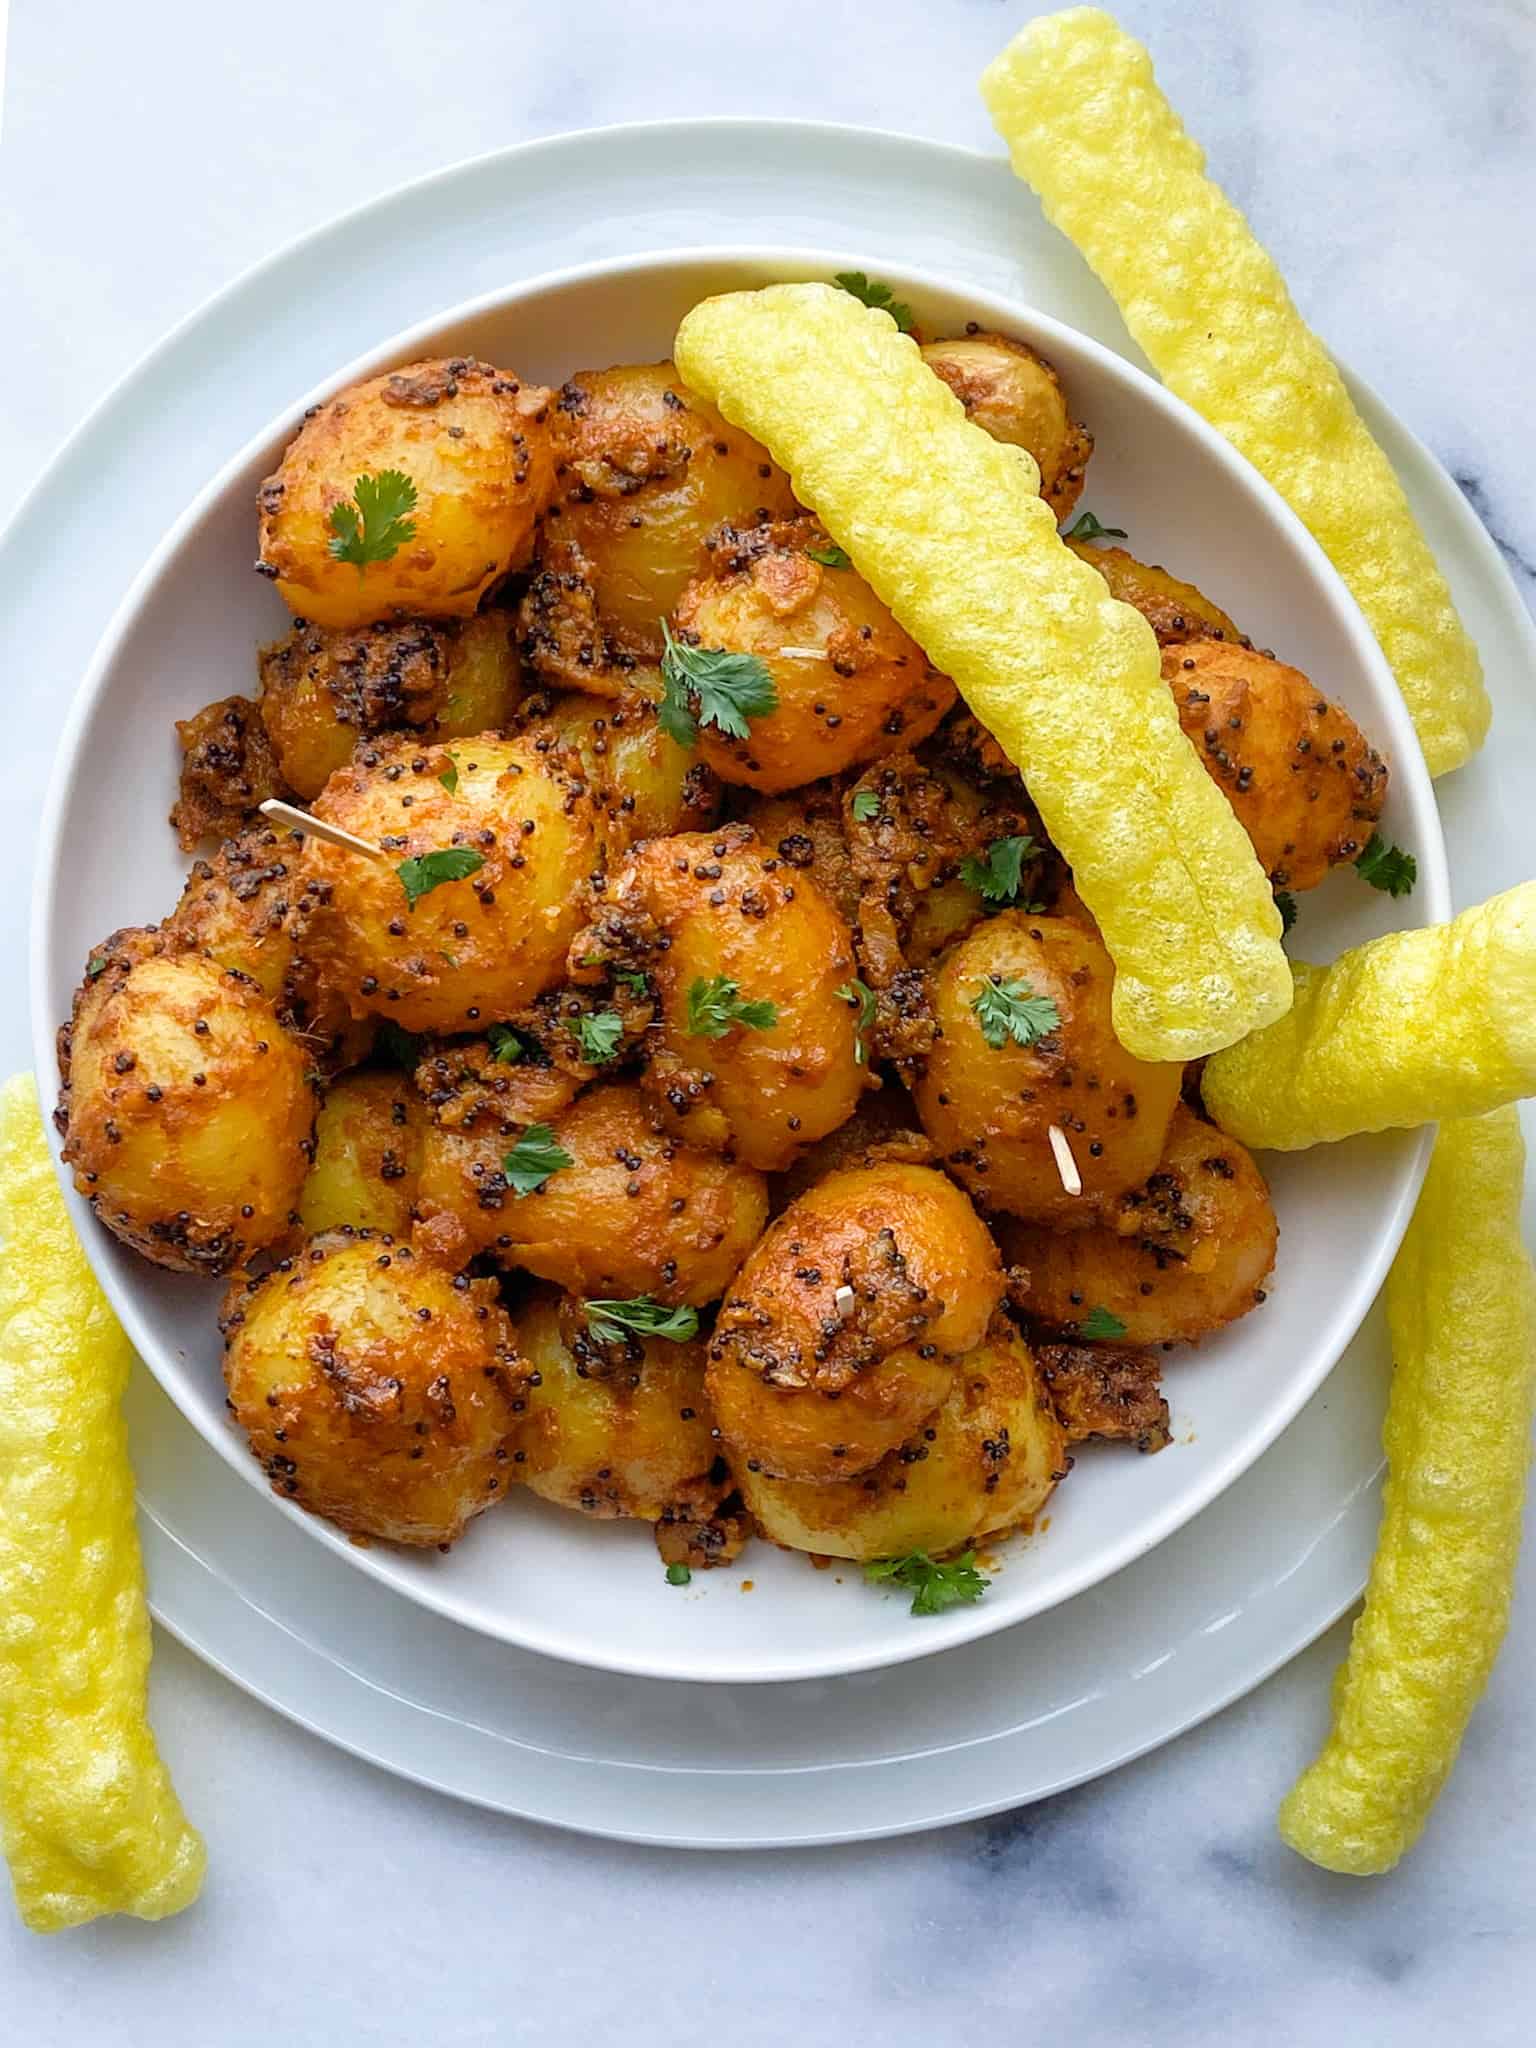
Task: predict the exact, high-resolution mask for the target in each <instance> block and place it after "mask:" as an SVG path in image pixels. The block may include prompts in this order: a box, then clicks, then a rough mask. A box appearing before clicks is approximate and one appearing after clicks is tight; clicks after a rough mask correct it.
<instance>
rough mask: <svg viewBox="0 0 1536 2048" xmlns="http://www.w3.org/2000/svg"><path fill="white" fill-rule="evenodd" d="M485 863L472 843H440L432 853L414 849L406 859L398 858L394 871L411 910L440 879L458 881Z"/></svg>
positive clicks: (428, 893)
mask: <svg viewBox="0 0 1536 2048" xmlns="http://www.w3.org/2000/svg"><path fill="white" fill-rule="evenodd" d="M484 866H485V855H484V854H483V853H476V851H475V849H474V848H473V847H472V846H440V847H439V848H438V849H437V851H436V852H435V853H415V854H412V856H411V858H410V859H409V860H403V861H401V863H400V865H399V867H397V868H396V869H395V873H396V874H397V875H398V876H399V877H400V885H401V887H402V888H403V889H404V890H405V900H406V902H407V903H408V904H409V905H410V907H411V908H412V910H414V909H415V908H416V905H417V904H418V903H419V902H420V901H421V899H422V897H423V896H426V895H430V893H431V892H432V890H434V889H436V888H438V887H439V886H440V885H441V884H442V883H443V882H462V881H463V880H464V879H465V878H466V877H467V876H469V875H477V874H479V872H480V870H481V869H482V868H483V867H484Z"/></svg>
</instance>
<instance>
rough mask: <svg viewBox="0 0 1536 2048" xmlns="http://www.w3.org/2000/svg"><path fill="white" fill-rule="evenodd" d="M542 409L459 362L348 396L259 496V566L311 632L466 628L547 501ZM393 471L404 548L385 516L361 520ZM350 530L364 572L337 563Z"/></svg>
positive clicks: (508, 380) (286, 458)
mask: <svg viewBox="0 0 1536 2048" xmlns="http://www.w3.org/2000/svg"><path fill="white" fill-rule="evenodd" d="M549 396H550V394H549V393H548V392H547V391H544V390H541V389H540V388H539V387H538V386H537V385H531V384H527V385H525V384H522V383H520V382H519V380H518V379H517V378H516V377H513V376H509V375H508V374H507V373H506V372H505V371H502V370H497V369H494V368H492V366H491V365H490V364H489V363H477V362H474V361H473V360H471V359H470V358H469V357H466V356H450V357H447V358H444V359H440V360H437V361H428V362H419V363H407V364H405V365H404V367H403V368H401V369H398V370H387V371H385V373H384V374H383V375H382V376H380V377H369V378H368V379H366V380H365V381H364V382H363V383H361V384H354V385H351V386H350V387H349V388H348V389H347V390H345V391H343V392H342V393H341V394H340V396H339V397H337V398H332V399H330V400H328V401H327V402H326V403H325V404H324V405H320V406H317V407H315V408H314V409H313V410H312V411H311V412H310V413H309V414H308V415H307V416H306V418H305V420H304V424H303V425H302V426H301V427H300V429H299V431H298V433H297V434H296V435H295V436H294V438H293V440H292V441H290V442H289V444H288V447H287V450H286V451H285V453H284V455H283V459H282V461H281V463H280V464H279V465H278V469H277V473H276V475H275V476H270V477H268V478H267V480H266V482H265V483H264V484H263V485H262V487H261V491H260V493H259V496H258V500H257V502H258V505H259V508H260V512H261V558H260V560H259V562H258V564H257V567H258V568H259V569H260V570H261V571H262V573H263V574H264V575H266V576H269V577H270V578H271V579H272V580H273V582H275V583H276V585H277V588H278V593H279V595H280V596H281V597H282V599H283V602H284V603H285V604H286V605H287V606H288V609H289V610H290V611H291V612H294V613H296V614H297V615H298V616H299V617H300V618H303V619H307V620H308V621H309V622H310V624H312V625H316V626H337V627H350V626H369V625H372V624H373V623H374V621H375V620H377V619H391V618H422V619H467V618H469V617H470V616H471V614H472V613H473V612H474V611H475V610H476V609H477V608H478V606H479V603H480V600H481V598H482V597H484V595H485V593H486V592H487V591H488V590H489V589H490V587H491V585H492V584H493V583H496V582H498V581H499V580H500V579H501V578H502V577H503V576H505V575H506V574H507V572H508V571H509V570H512V569H521V568H523V567H524V566H525V565H526V563H527V562H528V559H529V557H530V556H531V554H532V552H533V532H534V524H535V522H536V521H537V519H538V517H539V515H540V514H541V513H542V512H543V510H544V508H545V506H546V505H547V504H548V503H549V499H550V494H551V492H552V490H553V488H554V458H553V454H552V452H551V443H550V429H549ZM392 472H393V473H398V474H399V475H400V476H403V477H404V478H406V479H407V480H408V482H409V484H410V485H411V486H412V487H413V488H414V491H415V497H414V499H413V500H409V501H402V503H401V505H400V511H401V512H402V513H403V515H404V520H405V523H406V525H408V526H409V528H410V529H411V530H410V531H409V532H408V533H406V534H403V535H401V534H399V533H398V531H397V530H396V529H392V528H391V527H390V525H389V520H390V511H389V510H385V511H384V512H383V514H382V516H381V515H380V513H379V512H377V511H375V512H373V514H372V516H368V514H369V509H370V508H369V504H368V491H367V489H366V488H365V491H364V492H363V493H359V492H358V489H357V486H358V484H359V482H360V481H361V480H364V479H367V480H369V483H370V484H377V483H378V482H379V481H380V480H381V479H384V478H386V476H387V475H388V474H389V473H392ZM348 508H350V513H349V510H348ZM338 511H340V512H341V517H342V522H343V523H342V525H340V526H338V524H337V522H336V518H335V515H336V514H337V512H338ZM349 527H350V528H353V529H356V528H358V527H360V528H361V538H362V541H363V542H364V543H365V550H364V559H363V560H362V561H361V562H359V561H358V560H357V559H356V556H355V555H347V556H344V557H338V554H337V549H338V548H339V547H342V546H343V544H344V543H345V541H346V540H347V538H348V531H347V529H348V528H349ZM392 538H393V541H394V544H393V545H392V546H391V545H390V542H391V539H392ZM367 543H373V544H374V546H375V548H376V549H377V550H378V552H374V553H368V552H367V551H366V544H367ZM386 550H387V552H386Z"/></svg>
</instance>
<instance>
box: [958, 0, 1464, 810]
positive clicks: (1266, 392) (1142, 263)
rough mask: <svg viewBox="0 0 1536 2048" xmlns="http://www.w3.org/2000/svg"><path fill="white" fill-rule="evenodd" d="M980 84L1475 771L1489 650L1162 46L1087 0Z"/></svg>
mask: <svg viewBox="0 0 1536 2048" xmlns="http://www.w3.org/2000/svg"><path fill="white" fill-rule="evenodd" d="M981 91H982V97H983V99H985V101H986V103H987V106H988V109H989V110H990V112H991V115H992V118H993V121H994V122H995V123H996V125H997V128H998V131H999V133H1000V134H1001V135H1002V137H1003V140H1004V141H1005V142H1006V143H1007V144H1008V149H1009V153H1010V155H1011V156H1012V159H1013V167H1014V169H1015V171H1017V172H1018V174H1019V176H1020V177H1021V178H1025V179H1027V180H1028V181H1029V183H1030V184H1031V185H1033V186H1034V188H1035V190H1036V191H1037V192H1038V193H1039V195H1040V199H1041V203H1042V205H1043V206H1044V208H1045V213H1046V218H1047V219H1048V220H1050V221H1051V222H1052V223H1053V224H1054V225H1055V226H1056V227H1058V228H1060V229H1061V230H1062V232H1063V233H1064V234H1065V235H1067V236H1068V237H1069V238H1070V239H1071V240H1072V241H1073V242H1075V243H1076V245H1077V247H1078V248H1079V249H1080V250H1081V251H1082V253H1083V255H1084V257H1086V259H1087V261H1088V263H1089V264H1090V266H1091V267H1092V269H1093V270H1094V271H1095V272H1096V273H1097V275H1098V277H1099V278H1100V279H1101V281H1102V282H1103V283H1104V285H1105V286H1106V287H1107V288H1108V290H1109V292H1110V294H1111V296H1112V297H1113V298H1114V300H1115V303H1116V304H1117V305H1118V306H1119V308H1120V311H1121V313H1122V315H1123V316H1124V319H1125V324H1126V326H1127V327H1128V328H1129V329H1130V331H1131V333H1132V335H1133V336H1134V337H1135V339H1136V340H1137V341H1138V342H1139V343H1140V345H1141V347H1142V348H1143V349H1145V351H1146V353H1147V355H1148V357H1149V358H1150V359H1151V362H1152V365H1153V367H1154V369H1156V371H1157V373H1158V375H1159V376H1160V377H1161V378H1162V379H1163V381H1164V383H1165V384H1167V386H1168V388H1169V389H1170V390H1171V391H1176V392H1177V393H1178V395H1179V397H1180V398H1182V399H1183V400H1184V401H1185V403H1186V404H1187V405H1191V406H1193V407H1194V409H1195V411H1196V412H1198V413H1199V414H1200V415H1201V416H1202V417H1203V418H1204V419H1207V420H1209V421H1210V423H1211V425H1212V426H1213V427H1215V428H1216V430H1217V432H1218V433H1221V434H1223V435H1225V437H1226V438H1227V440H1229V441H1230V442H1231V443H1232V445H1233V446H1234V447H1235V448H1237V449H1238V450H1240V452H1241V453H1242V454H1243V455H1245V456H1246V457H1247V458H1248V460H1249V461H1250V462H1251V463H1252V464H1253V466H1254V468H1255V469H1257V470H1258V471H1259V472H1260V474H1261V475H1263V476H1264V477H1266V478H1267V479H1268V480H1269V482H1270V483H1271V484H1273V485H1274V487H1275V489H1276V490H1277V491H1278V492H1279V493H1280V495H1281V497H1283V498H1284V499H1285V500H1286V502H1287V503H1288V504H1289V505H1290V507H1291V509H1292V510H1293V511H1294V512H1295V513H1296V514H1297V516H1298V517H1299V518H1300V519H1301V520H1302V522H1303V523H1304V524H1305V525H1306V526H1307V527H1308V528H1309V530H1310V531H1311V533H1312V534H1313V536H1314V537H1315V538H1316V540H1317V541H1318V542H1319V543H1320V545H1321V546H1322V547H1323V549H1324V550H1325V551H1326V553H1327V554H1328V556H1329V558H1330V560H1331V561H1332V562H1333V565H1334V567H1335V568H1336V569H1337V570H1338V572H1339V574H1340V575H1341V576H1342V577H1343V578H1344V581H1345V582H1346V583H1347V584H1348V585H1349V587H1350V590H1351V591H1352V592H1353V593H1354V596H1355V599H1356V601H1357V602H1358V604H1359V606H1360V609H1361V610H1362V611H1363V612H1364V613H1365V615H1366V618H1367V619H1368V620H1369V621H1370V624H1371V628H1372V630H1373V631H1374V633H1375V635H1376V637H1377V639H1378V640H1379V641H1380V642H1381V646H1382V651H1383V653H1384V654H1385V655H1386V657H1387V660H1388V661H1389V662H1390V663H1391V665H1392V669H1393V671H1394V673H1395V674H1396V676H1397V680H1398V685H1399V687H1400V688H1401V690H1402V692H1403V695H1404V697H1405V698H1406V699H1407V702H1408V708H1409V710H1410V712H1411V713H1412V714H1413V722H1414V725H1415V727H1416V728H1417V731H1418V735H1419V741H1420V744H1421V745H1422V746H1423V749H1424V758H1425V760H1426V761H1427V762H1428V763H1429V769H1430V773H1431V774H1432V775H1444V774H1445V773H1447V771H1448V770H1450V769H1452V768H1456V767H1459V766H1460V764H1461V763H1462V762H1463V761H1465V760H1466V759H1467V757H1468V756H1469V755H1470V754H1473V753H1475V752H1476V750H1477V748H1478V747H1479V746H1481V744H1482V741H1483V737H1484V735H1485V734H1486V732H1487V730H1488V720H1489V704H1488V697H1487V693H1486V691H1485V690H1484V688H1483V682H1482V669H1481V664H1480V663H1479V661H1478V658H1477V649H1476V648H1475V647H1474V646H1473V644H1472V641H1471V639H1470V637H1469V636H1468V634H1467V631H1466V628H1465V627H1464V626H1463V625H1462V623H1461V621H1460V619H1459V618H1458V617H1457V615H1456V608H1455V605H1454V603H1453V601H1452V598H1451V593H1450V590H1449V588H1448V587H1447V585H1446V581H1445V578H1444V577H1443V576H1442V575H1441V573H1440V571H1439V569H1438V567H1437V566H1436V563H1435V559H1434V556H1433V555H1432V554H1431V553H1430V550H1429V544H1428V542H1427V541H1426V540H1425V538H1424V535H1423V534H1422V532H1421V531H1420V530H1419V527H1418V525H1417V523H1416V521H1415V520H1414V517H1413V513H1412V511H1411V509H1410V508H1409V505H1408V501H1407V499H1406V497H1405V496H1404V494H1403V489H1402V486H1401V485H1400V484H1399V482H1398V480H1397V478H1396V476H1395V475H1394V474H1393V470H1392V465H1391V464H1390V463H1389V462H1388V460H1387V458H1386V456H1385V454H1384V453H1383V452H1382V450H1381V449H1380V448H1379V447H1378V446H1377V444H1376V442H1375V441H1374V440H1373V439H1372V438H1371V433H1370V429H1369V428H1368V427H1367V426H1366V424H1365V422H1364V421H1363V420H1362V419H1361V417H1360V415H1359V413H1358V412H1357V411H1356V410H1355V407H1354V404H1353V402H1352V401H1351V399H1350V396H1349V393H1348V391H1347V390H1346V389H1345V386H1344V380H1343V378H1342V377H1341V376H1340V375H1339V372H1338V369H1337V367H1336V365H1335V364H1334V362H1333V359H1332V358H1331V357H1330V355H1329V354H1328V351H1327V349H1326V348H1325V347H1324V346H1323V344H1322V342H1321V341H1319V339H1318V338H1317V336H1316V335H1315V334H1313V333H1312V331H1311V329H1310V328H1308V327H1307V325H1306V324H1305V322H1304V321H1303V320H1302V318H1301V315H1300V314H1299V313H1298V312H1297V310H1296V307H1295V305H1294V303H1293V301H1292V299H1291V296H1290V293H1289V292H1288V291H1287V290H1286V287H1285V280H1284V279H1283V278H1282V277H1281V275H1280V272H1279V270H1278V269H1277V268H1276V266H1275V264H1274V262H1273V261H1272V259H1271V258H1270V257H1269V256H1268V254H1267V253H1266V252H1265V251H1264V249H1263V248H1261V247H1260V245H1259V243H1258V242H1257V241H1256V240H1255V239H1254V236H1253V232H1252V230H1251V229H1250V228H1249V226H1248V223H1247V222H1246V221H1245V220H1244V219H1243V216H1242V215H1241V213H1239V212H1238V210H1237V208H1236V207H1235V206H1234V205H1233V204H1232V202H1231V201H1230V200H1229V199H1228V198H1227V197H1226V195H1225V194H1224V193H1223V192H1222V191H1221V189H1220V188H1219V187H1218V186H1217V185H1215V184H1213V183H1212V182H1211V180H1210V179H1209V178H1207V177H1206V176H1205V171H1204V164H1205V158H1204V154H1203V152H1202V151H1201V149H1200V147H1199V145H1198V144H1197V143H1196V142H1195V141H1194V140H1193V138H1192V137H1191V136H1190V135H1188V134H1187V133H1186V131H1185V129H1184V126H1183V123H1182V122H1181V121H1180V120H1179V117H1178V115H1177V114H1175V112H1174V111H1173V109H1172V107H1170V106H1169V104H1168V102H1167V101H1166V100H1165V99H1164V98H1163V95H1162V93H1161V92H1160V91H1159V90H1158V87H1157V83H1156V81H1155V79H1154V78H1153V75H1152V62H1151V59H1150V58H1149V57H1148V55H1147V53H1146V51H1145V50H1144V49H1143V48H1142V46H1141V44H1140V43H1138V42H1136V41H1135V40H1134V39H1133V38H1132V37H1130V36H1128V35H1126V34H1125V33H1124V31H1123V30H1122V29H1121V28H1120V27H1119V26H1118V25H1117V24H1116V23H1115V22H1114V21H1113V20H1112V19H1111V17H1110V16H1109V15H1107V14H1105V13H1102V12H1101V11H1100V10H1099V9H1098V8H1093V7H1074V8H1069V9H1068V10H1067V11H1066V12H1065V13H1062V14H1053V15H1045V16H1042V17H1041V18H1040V19H1038V20H1035V21H1032V22H1030V23H1029V25H1028V26H1027V27H1026V28H1024V29H1023V30H1022V31H1021V32H1020V33H1019V34H1018V35H1017V36H1016V37H1015V38H1014V40H1013V41H1012V42H1011V43H1010V44H1009V45H1008V48H1007V49H1006V50H1004V51H1003V53H1002V55H1001V56H1000V57H998V58H997V59H996V61H995V62H994V63H993V64H991V65H990V66H989V67H988V69H987V71H986V72H985V74H984V75H983V77H982V81H981ZM933 651H934V652H935V654H937V655H939V656H940V658H942V655H943V650H942V649H940V648H935V649H934V650H933ZM1031 786H1033V784H1031Z"/></svg>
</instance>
